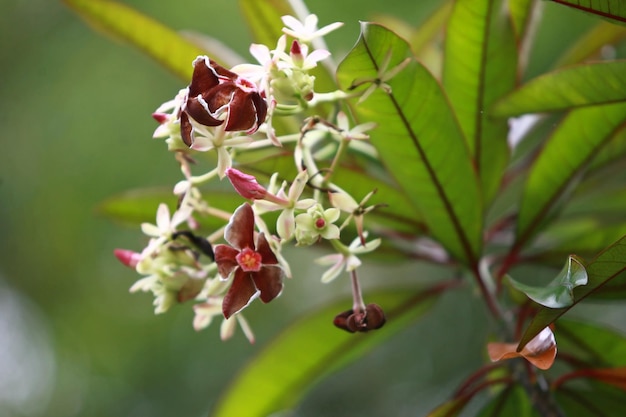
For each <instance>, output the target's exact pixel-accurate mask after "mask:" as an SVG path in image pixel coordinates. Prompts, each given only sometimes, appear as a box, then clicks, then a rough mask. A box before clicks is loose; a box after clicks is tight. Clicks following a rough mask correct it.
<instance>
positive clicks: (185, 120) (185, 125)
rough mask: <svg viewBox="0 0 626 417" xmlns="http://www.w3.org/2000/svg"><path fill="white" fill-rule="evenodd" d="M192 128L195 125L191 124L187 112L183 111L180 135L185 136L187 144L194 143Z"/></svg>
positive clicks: (184, 139) (184, 140)
mask: <svg viewBox="0 0 626 417" xmlns="http://www.w3.org/2000/svg"><path fill="white" fill-rule="evenodd" d="M192 130H193V126H191V122H190V121H189V117H188V116H187V113H185V112H182V113H181V114H180V136H181V137H182V138H183V142H185V145H187V146H191V145H193V137H192V136H191V131H192Z"/></svg>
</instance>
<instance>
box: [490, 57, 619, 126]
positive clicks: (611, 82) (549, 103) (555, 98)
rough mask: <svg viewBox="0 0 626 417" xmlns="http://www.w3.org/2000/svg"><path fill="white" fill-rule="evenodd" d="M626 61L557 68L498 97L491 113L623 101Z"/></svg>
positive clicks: (531, 111) (522, 111)
mask: <svg viewBox="0 0 626 417" xmlns="http://www.w3.org/2000/svg"><path fill="white" fill-rule="evenodd" d="M625 71H626V61H611V62H598V63H594V64H587V65H577V66H574V67H569V68H564V69H560V70H557V71H554V72H551V73H548V74H544V75H541V76H539V77H537V78H534V79H533V80H531V81H529V82H527V83H526V84H524V85H523V86H522V87H520V88H519V89H517V90H515V91H513V92H512V93H511V94H509V95H507V96H506V97H504V98H503V99H501V100H499V101H498V102H497V103H496V105H495V106H494V107H493V110H492V114H493V115H494V116H519V115H522V114H525V113H541V112H548V111H555V110H564V109H570V108H572V107H581V106H590V105H596V104H606V103H615V102H623V101H626V77H624V72H625Z"/></svg>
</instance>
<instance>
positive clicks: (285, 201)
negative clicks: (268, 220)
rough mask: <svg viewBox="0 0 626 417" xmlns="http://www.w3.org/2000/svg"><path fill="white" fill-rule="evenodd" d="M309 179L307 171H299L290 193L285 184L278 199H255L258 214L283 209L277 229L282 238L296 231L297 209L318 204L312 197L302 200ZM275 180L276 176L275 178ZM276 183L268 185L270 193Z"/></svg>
mask: <svg viewBox="0 0 626 417" xmlns="http://www.w3.org/2000/svg"><path fill="white" fill-rule="evenodd" d="M308 179H309V175H308V174H307V171H306V170H304V171H301V172H300V173H298V175H297V176H296V178H295V179H294V181H293V183H292V184H291V186H290V187H289V192H288V194H285V191H284V189H285V186H286V185H285V184H283V186H282V187H281V188H280V189H279V190H278V192H277V193H276V199H274V200H273V201H270V200H268V198H266V199H265V200H255V201H254V206H255V207H256V209H257V210H256V212H257V214H262V213H266V212H268V211H276V210H282V212H281V213H280V215H279V216H278V220H277V221H276V231H277V233H278V236H280V237H281V238H282V239H290V238H291V237H292V236H293V234H294V231H295V227H296V222H295V213H294V212H295V210H306V209H308V208H309V207H311V206H313V205H314V204H316V201H315V200H313V199H311V198H305V199H302V200H300V196H301V195H302V192H303V191H304V187H305V186H306V183H307V181H308ZM273 182H275V178H274V180H273ZM274 187H275V185H270V187H268V194H272V193H271V191H272V188H274Z"/></svg>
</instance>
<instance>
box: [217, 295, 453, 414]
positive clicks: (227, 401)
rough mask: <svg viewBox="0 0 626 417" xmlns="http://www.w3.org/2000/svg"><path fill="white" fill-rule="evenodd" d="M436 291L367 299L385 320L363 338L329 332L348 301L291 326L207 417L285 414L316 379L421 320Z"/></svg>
mask: <svg viewBox="0 0 626 417" xmlns="http://www.w3.org/2000/svg"><path fill="white" fill-rule="evenodd" d="M441 289H442V287H439V288H435V289H431V290H424V291H419V292H415V291H406V290H399V291H385V292H380V293H370V294H368V299H370V300H372V301H373V302H376V303H377V304H378V305H380V306H381V307H382V308H383V310H384V311H385V314H386V316H387V323H386V324H385V326H384V327H383V328H381V329H379V330H376V331H372V332H369V333H356V334H350V333H347V332H345V331H343V330H340V329H337V328H336V327H334V326H333V324H332V323H333V318H334V317H335V315H337V314H339V313H341V312H342V311H345V310H348V309H350V307H351V306H352V300H343V301H342V302H339V303H334V304H332V305H330V306H327V307H325V308H320V309H318V310H317V311H316V312H315V314H314V315H311V316H308V317H304V318H301V319H299V320H296V321H295V322H294V323H293V324H292V325H291V326H290V327H289V328H288V329H286V330H285V331H284V332H283V333H282V334H280V335H279V336H277V337H276V338H274V340H273V341H272V342H271V343H270V344H269V345H268V346H266V347H265V348H264V349H263V350H262V351H261V352H260V354H259V355H258V356H257V357H256V358H255V359H253V361H252V362H251V363H250V364H248V365H247V367H246V368H245V369H244V370H243V371H242V372H241V373H240V374H239V376H238V377H237V378H236V379H235V380H234V381H233V382H232V383H231V385H230V386H229V388H228V389H227V391H226V393H225V394H224V396H223V397H222V398H221V400H220V401H219V403H218V405H217V407H216V409H215V411H214V412H213V413H212V414H211V416H212V417H231V416H237V417H266V416H268V415H270V414H272V413H274V412H277V411H282V410H288V409H291V408H292V407H293V406H294V405H296V404H297V403H298V401H299V400H300V398H301V397H302V395H303V394H304V393H305V391H306V390H307V389H309V388H311V386H312V385H313V384H314V383H315V382H316V381H319V379H320V378H323V377H324V376H326V375H328V374H330V373H332V372H334V371H336V370H338V369H339V368H341V367H343V366H346V365H347V364H348V363H350V362H352V361H354V360H355V359H357V358H358V357H360V356H362V355H363V354H365V353H366V352H367V351H369V350H371V349H372V348H374V347H375V346H376V345H379V344H380V343H382V342H384V341H386V340H388V339H389V338H390V337H391V336H393V334H395V333H396V332H397V331H399V330H401V329H403V328H405V327H406V326H407V325H409V324H410V323H412V322H413V321H414V320H415V319H416V318H418V317H420V316H421V315H422V314H424V313H425V312H426V311H427V310H428V309H429V307H430V306H431V305H432V304H433V301H434V296H435V295H436V294H438V293H439V292H440V291H441ZM251 393H253V394H254V395H251Z"/></svg>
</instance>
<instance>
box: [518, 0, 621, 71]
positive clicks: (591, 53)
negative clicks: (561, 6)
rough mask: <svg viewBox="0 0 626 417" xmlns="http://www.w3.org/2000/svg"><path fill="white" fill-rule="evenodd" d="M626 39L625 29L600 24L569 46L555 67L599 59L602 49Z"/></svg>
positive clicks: (608, 24)
mask: <svg viewBox="0 0 626 417" xmlns="http://www.w3.org/2000/svg"><path fill="white" fill-rule="evenodd" d="M513 3H515V2H513ZM625 37H626V28H625V27H623V26H618V25H614V24H612V23H609V22H598V24H596V25H595V26H593V27H592V28H591V29H589V30H588V31H587V32H585V33H584V34H583V35H582V36H581V37H580V38H579V39H577V40H576V41H575V42H573V43H571V44H570V45H569V47H568V48H567V49H566V50H565V52H563V54H562V55H561V57H560V58H559V59H558V60H557V62H556V63H555V64H554V67H555V68H559V67H565V66H568V65H572V64H576V63H579V62H582V61H585V60H589V59H593V58H599V55H600V54H601V50H602V48H604V47H606V46H607V45H615V44H617V43H618V42H620V41H622V40H623V39H624V38H625Z"/></svg>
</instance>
